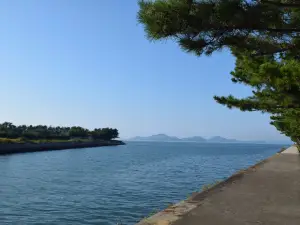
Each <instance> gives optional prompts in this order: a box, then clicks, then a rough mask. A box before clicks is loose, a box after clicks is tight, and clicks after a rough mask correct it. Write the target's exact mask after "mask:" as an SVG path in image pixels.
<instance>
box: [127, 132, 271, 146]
mask: <svg viewBox="0 0 300 225" xmlns="http://www.w3.org/2000/svg"><path fill="white" fill-rule="evenodd" d="M128 141H160V142H172V141H174V142H175V141H176V142H177V141H182V142H202V143H203V142H206V143H249V144H250V143H252V144H254V143H256V144H259V143H260V144H263V143H266V142H265V141H240V140H236V139H227V138H224V137H221V136H214V137H211V138H209V139H205V138H203V137H200V136H194V137H186V138H178V137H173V136H168V135H166V134H155V135H152V136H148V137H140V136H137V137H134V138H130V139H128Z"/></svg>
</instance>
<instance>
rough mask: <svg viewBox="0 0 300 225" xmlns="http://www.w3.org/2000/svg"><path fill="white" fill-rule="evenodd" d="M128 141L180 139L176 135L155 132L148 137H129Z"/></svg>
mask: <svg viewBox="0 0 300 225" xmlns="http://www.w3.org/2000/svg"><path fill="white" fill-rule="evenodd" d="M129 141H180V139H179V138H178V137H171V136H168V135H165V134H155V135H151V136H149V137H140V136H137V137H134V138H131V139H129Z"/></svg>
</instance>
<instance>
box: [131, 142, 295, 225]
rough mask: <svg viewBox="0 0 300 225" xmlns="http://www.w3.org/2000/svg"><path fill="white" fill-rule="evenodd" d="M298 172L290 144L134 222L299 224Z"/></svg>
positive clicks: (162, 224) (146, 224)
mask: <svg viewBox="0 0 300 225" xmlns="http://www.w3.org/2000/svg"><path fill="white" fill-rule="evenodd" d="M299 174H300V155H299V152H298V151H296V150H295V147H291V148H289V149H287V150H286V151H283V152H279V153H277V154H276V155H274V156H272V157H270V158H268V159H266V160H263V161H261V162H259V163H257V164H256V165H254V166H251V167H249V168H247V169H246V170H242V171H240V172H238V173H236V174H234V175H232V176H231V177H229V178H228V179H226V180H224V181H222V182H220V183H218V184H215V185H213V186H212V187H211V188H209V189H207V190H204V191H202V192H196V193H194V194H193V195H192V196H191V197H190V198H188V199H187V200H184V201H182V202H179V203H177V204H175V205H172V206H170V207H168V208H167V209H165V210H163V211H161V212H159V213H157V214H155V215H153V216H151V217H149V218H146V219H144V220H142V221H141V222H139V223H138V224H137V225H199V224H205V225H253V224H261V225H262V224H263V225H283V224H287V225H299V224H300V201H299V187H300V176H299Z"/></svg>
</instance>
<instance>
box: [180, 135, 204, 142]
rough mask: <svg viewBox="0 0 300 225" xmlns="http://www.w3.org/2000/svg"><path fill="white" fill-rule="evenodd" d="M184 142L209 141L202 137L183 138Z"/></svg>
mask: <svg viewBox="0 0 300 225" xmlns="http://www.w3.org/2000/svg"><path fill="white" fill-rule="evenodd" d="M181 140H182V141H193V142H206V141H207V140H206V139H205V138H203V137H200V136H194V137H187V138H181Z"/></svg>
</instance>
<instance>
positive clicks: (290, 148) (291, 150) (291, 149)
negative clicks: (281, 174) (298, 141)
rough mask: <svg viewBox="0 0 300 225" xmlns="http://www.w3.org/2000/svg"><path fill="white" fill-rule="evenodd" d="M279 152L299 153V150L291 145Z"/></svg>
mask: <svg viewBox="0 0 300 225" xmlns="http://www.w3.org/2000/svg"><path fill="white" fill-rule="evenodd" d="M281 154H299V151H298V149H297V147H296V146H291V147H289V148H287V149H286V150H284V151H283V152H282V153H281Z"/></svg>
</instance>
